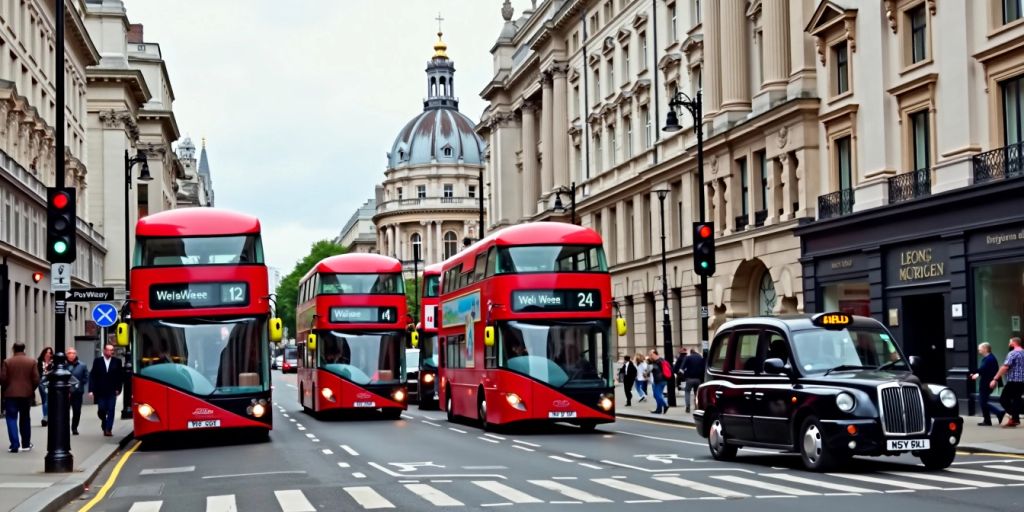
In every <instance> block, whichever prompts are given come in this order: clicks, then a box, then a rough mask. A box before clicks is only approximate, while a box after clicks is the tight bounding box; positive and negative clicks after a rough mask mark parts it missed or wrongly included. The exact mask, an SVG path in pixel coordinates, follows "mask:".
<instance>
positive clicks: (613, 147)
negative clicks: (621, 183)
mask: <svg viewBox="0 0 1024 512" xmlns="http://www.w3.org/2000/svg"><path fill="white" fill-rule="evenodd" d="M617 139H618V138H617V137H616V132H615V125H614V124H610V125H608V165H611V166H614V165H615V164H616V163H617V162H616V161H615V157H616V156H617V154H616V153H618V149H619V147H618V144H617Z"/></svg>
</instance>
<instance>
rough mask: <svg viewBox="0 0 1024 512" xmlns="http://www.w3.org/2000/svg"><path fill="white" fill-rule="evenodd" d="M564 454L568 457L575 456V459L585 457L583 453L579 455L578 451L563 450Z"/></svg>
mask: <svg viewBox="0 0 1024 512" xmlns="http://www.w3.org/2000/svg"><path fill="white" fill-rule="evenodd" d="M565 454H566V455H568V456H570V457H575V458H577V459H585V458H587V457H586V456H585V455H580V454H578V453H573V452H565Z"/></svg>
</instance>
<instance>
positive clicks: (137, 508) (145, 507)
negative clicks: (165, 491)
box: [128, 501, 164, 512]
mask: <svg viewBox="0 0 1024 512" xmlns="http://www.w3.org/2000/svg"><path fill="white" fill-rule="evenodd" d="M163 504H164V502H162V501H136V502H135V503H132V508H130V509H128V512H160V506H161V505H163Z"/></svg>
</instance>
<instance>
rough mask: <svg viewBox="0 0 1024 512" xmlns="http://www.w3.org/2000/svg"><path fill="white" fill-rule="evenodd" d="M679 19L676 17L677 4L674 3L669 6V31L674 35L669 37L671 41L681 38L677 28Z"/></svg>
mask: <svg viewBox="0 0 1024 512" xmlns="http://www.w3.org/2000/svg"><path fill="white" fill-rule="evenodd" d="M678 21H679V20H678V19H676V4H674V3H673V4H671V5H669V6H668V22H669V26H668V33H669V35H670V36H671V37H672V39H669V41H672V42H675V41H678V40H679V31H678V30H676V26H677V25H678Z"/></svg>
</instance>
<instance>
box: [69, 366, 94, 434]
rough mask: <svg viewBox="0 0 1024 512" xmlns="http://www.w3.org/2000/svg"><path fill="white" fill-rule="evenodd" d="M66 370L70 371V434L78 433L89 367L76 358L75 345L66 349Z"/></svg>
mask: <svg viewBox="0 0 1024 512" xmlns="http://www.w3.org/2000/svg"><path fill="white" fill-rule="evenodd" d="M67 354H68V371H69V372H71V434H72V435H76V436H77V435H78V422H79V420H81V419H82V398H83V395H85V386H86V385H87V384H89V368H88V367H86V366H85V363H83V362H82V361H81V360H79V359H78V350H76V349H75V347H71V348H69V349H68V352H67Z"/></svg>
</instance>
